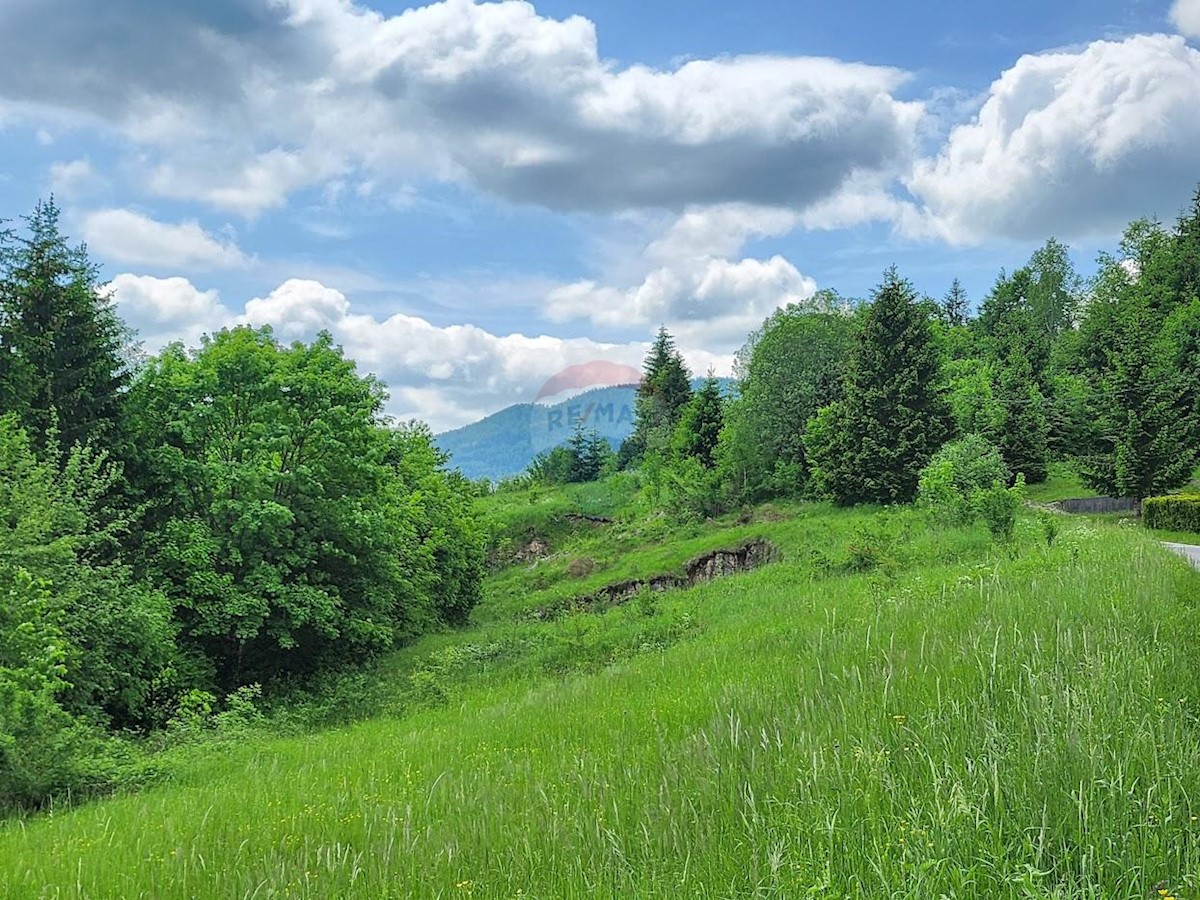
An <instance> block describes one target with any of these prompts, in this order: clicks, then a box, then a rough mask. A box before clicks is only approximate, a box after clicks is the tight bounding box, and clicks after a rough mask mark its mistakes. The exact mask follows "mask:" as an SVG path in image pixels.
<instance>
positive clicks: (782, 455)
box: [718, 305, 855, 502]
mask: <svg viewBox="0 0 1200 900" xmlns="http://www.w3.org/2000/svg"><path fill="white" fill-rule="evenodd" d="M838 310H839V311H834V312H820V311H813V310H812V309H810V308H808V307H807V306H804V307H802V306H796V305H792V306H788V307H785V308H783V309H781V310H778V311H777V312H775V313H774V314H772V315H771V316H770V318H768V319H767V320H766V321H765V322H764V323H763V325H762V327H761V328H760V329H759V330H758V331H756V332H754V333H753V334H751V335H750V337H749V338H748V339H747V341H746V344H745V346H744V347H743V348H742V349H741V351H740V352H739V353H738V355H737V358H736V361H735V369H734V371H735V374H736V375H737V376H738V379H739V382H738V395H737V397H736V399H735V400H733V401H732V402H731V403H730V404H729V408H728V411H727V415H726V417H725V418H726V422H725V429H724V431H723V433H722V436H721V446H720V450H719V454H718V455H719V457H720V465H721V468H722V470H723V472H724V474H725V479H726V481H727V482H728V483H729V485H730V486H731V488H732V490H733V493H734V495H735V496H736V497H737V498H738V499H739V500H741V501H751V502H752V501H755V500H759V499H762V498H763V497H766V496H771V495H787V494H795V493H799V492H801V491H802V490H803V489H804V486H805V484H806V482H807V480H808V470H809V462H808V458H807V453H806V450H805V441H804V430H805V427H806V425H807V423H808V421H809V420H810V419H811V418H812V417H813V416H814V415H816V413H817V411H818V410H819V409H821V408H822V407H823V406H826V405H828V404H830V403H833V402H835V401H836V400H838V399H840V398H841V396H842V390H843V379H844V376H845V372H846V360H847V357H848V356H849V353H850V347H851V344H852V341H853V331H854V328H855V322H854V318H853V317H852V316H850V315H848V314H846V313H845V312H844V311H841V309H840V307H838Z"/></svg>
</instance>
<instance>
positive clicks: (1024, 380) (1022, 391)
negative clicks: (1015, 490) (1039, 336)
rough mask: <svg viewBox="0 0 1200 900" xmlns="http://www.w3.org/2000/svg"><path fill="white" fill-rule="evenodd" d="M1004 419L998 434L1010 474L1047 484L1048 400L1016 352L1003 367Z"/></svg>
mask: <svg viewBox="0 0 1200 900" xmlns="http://www.w3.org/2000/svg"><path fill="white" fill-rule="evenodd" d="M996 403H997V405H998V407H999V408H1000V410H1001V411H1002V415H1001V417H1000V424H999V427H998V428H996V430H995V432H994V434H995V435H996V436H997V441H998V444H999V447H1000V454H1001V455H1002V456H1003V457H1004V462H1005V464H1006V465H1007V466H1008V469H1009V471H1010V472H1012V473H1013V474H1014V475H1017V474H1020V475H1024V476H1025V480H1026V481H1027V482H1029V483H1030V484H1040V483H1041V482H1043V481H1045V480H1046V476H1047V468H1046V466H1047V462H1048V453H1049V450H1048V441H1049V423H1048V422H1047V419H1046V400H1045V398H1044V397H1043V396H1042V392H1041V391H1040V390H1039V389H1038V386H1037V383H1036V382H1035V381H1034V378H1033V369H1032V367H1031V366H1030V364H1029V361H1028V360H1027V359H1026V358H1025V357H1024V356H1022V355H1021V354H1020V353H1019V352H1017V351H1014V352H1013V353H1012V354H1011V355H1010V356H1009V357H1008V358H1007V359H1006V360H1005V361H1004V363H1003V365H1002V367H1001V369H1000V376H999V378H998V380H997V385H996Z"/></svg>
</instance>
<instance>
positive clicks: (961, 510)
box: [917, 434, 1008, 525]
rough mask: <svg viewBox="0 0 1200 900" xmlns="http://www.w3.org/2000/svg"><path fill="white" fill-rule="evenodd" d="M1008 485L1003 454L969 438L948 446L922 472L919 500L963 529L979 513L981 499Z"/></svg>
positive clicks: (978, 439) (976, 438)
mask: <svg viewBox="0 0 1200 900" xmlns="http://www.w3.org/2000/svg"><path fill="white" fill-rule="evenodd" d="M1007 482H1008V468H1007V467H1006V466H1005V465H1004V460H1003V459H1002V458H1001V456H1000V451H999V450H998V449H997V448H996V447H995V445H993V444H992V443H991V442H989V441H988V440H987V439H986V438H983V437H980V436H979V435H977V434H969V435H967V436H966V437H964V438H960V439H959V440H957V441H951V442H950V443H948V444H945V445H944V446H943V447H942V448H941V449H940V450H938V452H937V453H935V454H934V455H933V459H931V460H930V461H929V465H927V466H926V467H925V468H924V469H922V470H921V476H920V481H919V488H918V496H917V500H918V503H919V504H920V505H921V506H923V507H925V508H926V509H929V510H932V511H933V512H935V513H936V514H937V515H938V516H939V517H940V518H942V519H944V520H946V521H947V522H949V523H950V524H955V525H963V524H967V523H968V522H971V521H973V520H974V519H975V517H976V515H977V514H978V513H979V512H980V510H979V508H978V505H979V500H980V497H981V495H983V494H984V493H985V492H990V491H991V490H992V489H993V488H995V487H996V486H997V485H998V486H1000V487H1001V488H1003V486H1004V485H1005V484H1006V483H1007Z"/></svg>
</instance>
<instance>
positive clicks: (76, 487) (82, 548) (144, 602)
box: [0, 415, 178, 727]
mask: <svg viewBox="0 0 1200 900" xmlns="http://www.w3.org/2000/svg"><path fill="white" fill-rule="evenodd" d="M53 435H54V432H51V436H52V437H53ZM48 449H49V456H48V457H47V458H46V459H45V460H42V459H39V458H37V457H36V456H35V455H34V452H33V448H32V447H31V446H30V442H29V439H28V437H27V436H26V434H25V432H24V430H23V429H21V428H20V426H19V425H18V424H17V421H16V419H15V417H14V416H11V415H10V416H4V417H0V560H2V561H6V562H8V563H9V564H12V565H16V566H19V567H21V568H22V569H23V570H24V571H27V572H29V573H30V574H31V575H32V576H33V577H35V578H37V579H38V580H39V581H40V582H42V583H45V584H47V585H49V586H50V589H51V591H52V596H53V598H54V605H55V609H56V615H58V616H61V622H62V630H63V636H64V639H65V640H66V646H67V648H68V651H67V656H66V657H65V660H64V664H65V665H66V667H67V677H66V679H65V681H66V684H64V686H63V689H62V691H61V694H62V700H63V703H64V704H65V705H66V707H67V708H69V709H70V710H71V711H72V712H73V713H76V714H78V715H81V716H85V717H87V718H92V719H97V718H98V719H101V720H104V721H111V722H112V723H114V724H116V725H118V726H121V727H130V726H136V727H145V726H147V725H150V724H153V723H154V722H155V721H156V720H158V718H159V717H160V714H161V712H162V704H163V703H164V702H167V699H168V698H166V697H164V696H163V694H164V692H165V693H167V694H169V693H170V690H171V681H172V676H171V673H172V671H173V668H174V667H175V666H176V665H177V663H178V660H177V656H176V653H175V647H174V636H175V630H174V628H173V626H172V624H171V619H170V606H169V603H168V601H167V599H166V597H165V596H164V595H163V594H162V592H160V591H157V590H154V589H152V588H150V587H148V586H146V585H145V584H144V583H142V582H140V581H139V580H137V579H135V578H134V577H133V575H132V573H131V572H130V570H129V568H128V567H127V566H124V565H122V564H119V563H116V562H110V561H109V559H110V558H111V556H112V554H111V552H110V551H111V548H112V546H113V545H115V544H116V542H117V541H119V540H120V539H121V538H122V537H123V535H124V532H125V529H126V526H127V523H125V522H122V521H120V520H114V519H113V518H112V515H111V510H110V509H108V508H107V507H105V506H103V505H102V504H103V499H104V498H105V497H106V496H107V495H108V493H109V491H110V489H111V488H112V486H113V484H114V482H115V481H116V480H117V478H118V477H119V476H118V472H117V471H116V469H114V467H112V466H111V465H110V464H109V463H108V461H107V457H106V455H105V454H104V453H103V452H95V451H93V450H91V449H90V448H86V447H84V448H81V447H76V448H75V449H73V450H72V451H71V452H70V453H67V454H60V453H59V452H58V450H57V442H56V441H55V440H51V442H50V447H49V448H48Z"/></svg>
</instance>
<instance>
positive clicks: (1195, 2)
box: [1171, 0, 1200, 38]
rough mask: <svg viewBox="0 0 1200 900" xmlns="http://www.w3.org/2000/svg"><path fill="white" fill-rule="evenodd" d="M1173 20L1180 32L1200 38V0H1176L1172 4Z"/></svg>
mask: <svg viewBox="0 0 1200 900" xmlns="http://www.w3.org/2000/svg"><path fill="white" fill-rule="evenodd" d="M1171 21H1172V22H1174V23H1175V27H1176V28H1178V29H1179V33H1180V34H1184V35H1187V36H1188V37H1193V38H1200V0H1175V2H1174V4H1172V6H1171Z"/></svg>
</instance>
